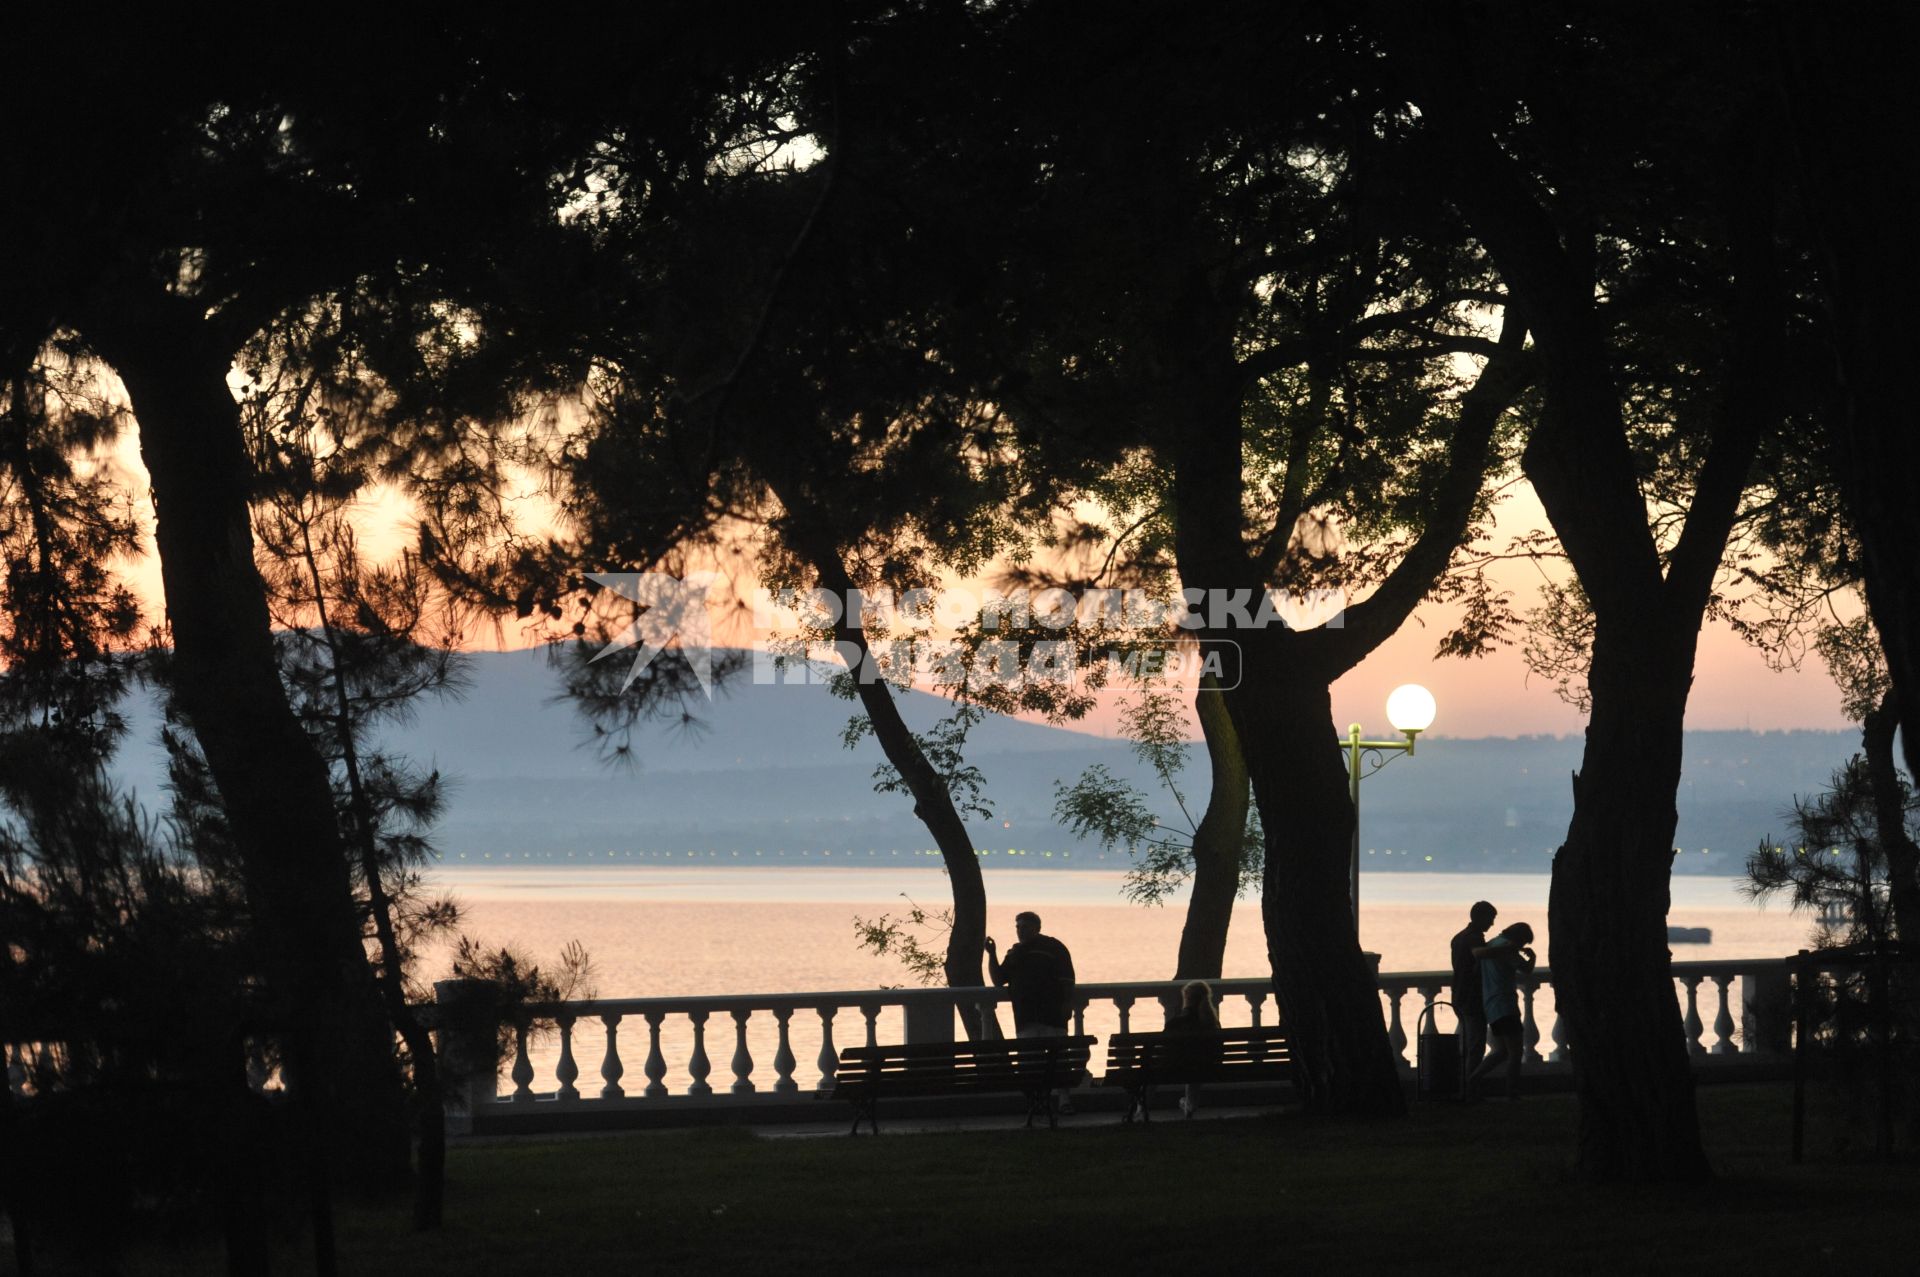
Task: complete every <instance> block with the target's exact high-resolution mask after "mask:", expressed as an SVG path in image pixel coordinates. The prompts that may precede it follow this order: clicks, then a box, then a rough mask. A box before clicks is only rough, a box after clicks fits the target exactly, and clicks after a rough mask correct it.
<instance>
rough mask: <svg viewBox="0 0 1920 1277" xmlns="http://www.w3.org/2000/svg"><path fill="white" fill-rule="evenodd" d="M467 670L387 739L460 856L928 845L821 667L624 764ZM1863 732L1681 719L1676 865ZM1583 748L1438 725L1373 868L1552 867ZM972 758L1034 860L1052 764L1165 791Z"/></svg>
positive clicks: (1754, 839) (1077, 765) (135, 748)
mask: <svg viewBox="0 0 1920 1277" xmlns="http://www.w3.org/2000/svg"><path fill="white" fill-rule="evenodd" d="M472 672H473V687H472V690H471V691H470V692H469V693H468V694H467V695H466V696H465V697H464V698H463V699H461V700H458V701H449V702H441V703H429V704H425V705H423V706H422V707H421V710H420V713H419V715H418V718H417V719H416V721H414V722H412V723H410V724H407V725H406V726H405V727H404V728H400V729H396V730H394V731H392V732H390V733H389V740H388V741H387V742H386V743H387V745H388V746H389V747H391V748H393V749H396V750H398V751H401V752H404V753H406V754H408V755H410V756H412V757H413V758H414V759H416V760H417V761H419V762H420V763H423V764H430V765H433V766H437V767H439V768H440V769H441V771H442V772H443V773H445V774H446V775H448V776H450V777H452V778H453V779H454V780H455V782H456V784H455V787H454V789H453V794H452V801H451V803H450V809H449V811H448V814H447V816H446V818H445V819H444V821H443V822H442V824H441V826H440V827H439V829H438V831H437V834H436V836H435V842H436V843H437V845H438V846H439V847H440V848H441V849H442V851H443V853H444V854H445V855H446V856H447V858H448V859H450V860H461V859H464V860H465V861H466V862H467V863H473V862H475V861H481V862H486V861H493V862H501V861H505V860H507V859H508V858H509V857H511V858H512V861H513V862H514V863H519V862H521V861H522V860H528V859H531V860H554V859H558V860H561V861H565V860H568V859H573V860H575V861H576V862H577V861H579V860H584V859H586V858H588V857H592V858H594V859H597V860H599V861H601V862H602V863H605V862H606V860H607V859H608V854H609V853H612V858H613V859H615V860H616V861H619V860H628V859H646V860H662V859H667V858H671V859H674V860H678V861H680V862H682V863H686V862H688V861H689V860H692V861H694V862H702V861H716V862H717V861H726V862H728V863H733V862H736V861H737V860H739V859H742V858H746V859H753V860H756V861H758V862H759V863H762V864H764V863H767V862H768V861H769V860H772V861H774V862H776V863H781V862H784V863H802V864H804V863H814V864H832V863H840V864H845V863H866V864H871V863H873V862H874V861H875V860H877V859H881V858H886V859H892V858H894V857H896V856H899V857H906V856H911V855H916V854H919V853H921V852H923V851H924V850H926V849H928V848H930V846H931V843H930V841H929V840H928V838H927V835H926V831H925V829H924V828H923V827H922V826H921V825H920V823H919V822H918V821H917V820H915V819H914V817H913V811H912V804H911V803H910V802H909V801H908V800H907V799H906V798H904V797H902V796H900V795H896V794H877V793H875V792H874V791H873V779H872V776H873V769H874V767H875V766H876V765H878V764H879V763H880V762H881V761H882V758H881V755H880V750H879V747H878V746H877V745H875V744H874V742H873V741H872V740H871V739H867V740H864V741H862V742H861V743H860V745H859V746H858V747H857V748H856V749H853V750H848V749H845V748H843V747H842V745H841V742H840V734H841V731H842V730H843V729H844V727H845V725H846V723H847V720H848V719H849V718H850V717H851V716H852V715H853V713H854V712H855V709H856V706H855V705H854V704H853V703H852V702H849V701H843V700H838V699H836V698H834V697H833V696H831V695H830V694H829V693H828V692H827V691H826V689H825V688H824V687H822V686H819V685H806V684H782V685H753V684H746V683H743V684H738V685H736V686H734V687H733V688H731V689H730V690H728V691H723V692H721V693H719V694H718V695H717V696H716V697H715V699H714V701H713V702H712V704H711V705H710V706H703V707H700V712H701V718H700V722H699V724H698V725H696V726H692V727H682V726H679V725H677V724H676V725H672V726H669V725H662V724H654V725H649V726H647V727H645V728H643V729H642V730H641V731H640V732H638V733H637V734H636V737H635V746H636V749H635V752H636V756H637V757H636V763H635V765H633V766H630V767H610V766H608V765H606V764H605V763H603V762H601V761H600V760H599V759H598V757H597V756H596V754H595V752H594V750H593V749H592V747H591V744H590V742H589V739H588V732H587V731H586V729H585V727H584V725H583V723H582V720H581V719H580V718H579V717H578V715H577V714H575V713H574V711H573V709H572V708H571V707H570V706H568V705H566V704H564V703H559V702H557V701H556V699H555V697H556V692H557V686H558V685H557V681H556V678H555V675H554V673H553V672H552V671H551V670H550V669H548V668H547V666H546V664H545V661H544V658H543V657H542V655H541V654H540V653H538V652H510V653H481V654H477V655H476V656H474V658H473V663H472ZM901 700H902V711H903V713H904V714H905V715H906V718H907V720H908V722H909V723H910V724H911V725H912V726H914V727H915V728H916V730H925V729H926V728H927V727H929V726H930V725H932V724H933V723H934V722H936V721H937V720H938V719H939V718H940V717H941V716H942V715H943V714H945V713H946V712H947V705H946V702H945V701H943V700H942V699H940V698H939V697H936V696H931V695H927V694H925V693H919V692H912V693H907V694H906V695H904V696H903V697H902V698H901ZM134 709H135V712H134V713H133V714H132V717H133V719H134V731H133V734H132V738H131V739H130V740H129V742H128V745H127V747H126V748H125V750H124V751H123V756H122V759H121V760H120V765H119V772H120V776H121V779H122V780H123V781H124V782H125V783H126V784H127V785H129V786H130V787H132V788H134V789H135V790H136V791H137V792H139V793H140V794H141V796H142V797H143V798H144V800H145V801H146V802H148V803H149V805H157V803H158V801H159V800H160V798H161V794H160V791H159V785H160V781H161V777H162V776H163V774H164V767H163V764H162V759H161V755H160V752H159V750H158V747H157V745H155V744H154V734H155V731H154V729H155V722H156V716H155V715H154V713H153V711H152V710H151V708H150V707H145V706H136V707H134ZM1856 746H1857V737H1855V736H1853V735H1851V734H1849V733H1844V732H1819V731H1796V732H1766V733H1755V732H1690V733H1688V736H1687V764H1686V773H1685V778H1684V780H1683V781H1682V783H1681V787H1680V793H1679V812H1680V826H1679V831H1678V834H1677V838H1676V841H1678V842H1679V844H1680V846H1681V848H1682V849H1683V854H1682V855H1680V856H1679V857H1678V859H1677V862H1676V865H1675V868H1676V870H1678V871H1679V872H1683V873H1720V874H1727V873H1734V872H1738V870H1739V868H1740V865H1741V863H1742V862H1743V861H1744V859H1745V857H1746V854H1747V853H1748V852H1749V851H1750V850H1752V848H1753V847H1754V845H1755V844H1756V843H1758V842H1759V841H1760V839H1761V838H1763V837H1768V836H1774V837H1780V836H1784V835H1785V833H1786V830H1787V821H1786V818H1785V814H1784V813H1785V812H1786V811H1787V810H1788V809H1789V808H1790V806H1791V803H1792V799H1793V797H1794V796H1795V795H1796V794H1798V795H1805V794H1810V793H1814V792H1817V791H1819V790H1820V789H1821V788H1823V787H1824V786H1825V784H1826V782H1827V779H1828V777H1829V775H1830V774H1831V772H1832V771H1833V770H1834V768H1836V767H1837V766H1839V765H1840V764H1841V763H1842V762H1844V761H1845V760H1846V758H1847V757H1848V756H1849V755H1850V754H1852V753H1853V752H1854V750H1855V748H1856ZM1580 751H1581V741H1580V739H1579V738H1577V737H1558V738H1556V737H1520V738H1503V737H1489V738H1484V739H1478V740H1453V739H1448V738H1446V737H1434V738H1431V739H1427V740H1423V741H1422V742H1421V745H1420V750H1419V753H1418V754H1417V755H1416V756H1415V757H1413V758H1410V759H1409V758H1404V757H1397V758H1395V759H1394V760H1393V761H1392V764H1391V765H1390V766H1389V767H1387V768H1386V769H1385V770H1383V771H1382V772H1381V773H1380V774H1378V775H1376V776H1373V777H1370V778H1369V779H1368V780H1367V781H1366V782H1365V784H1364V785H1363V787H1362V793H1361V848H1362V853H1361V854H1362V856H1363V858H1364V860H1365V863H1366V865H1367V867H1368V868H1369V869H1373V868H1379V869H1387V868H1396V869H1398V868H1405V869H1408V870H1417V869H1436V870H1438V869H1444V870H1452V871H1461V870H1474V869H1490V870H1491V869H1498V870H1534V869H1539V870H1543V869H1545V868H1546V867H1547V865H1548V860H1549V857H1550V854H1551V849H1552V848H1553V847H1554V846H1556V845H1557V844H1558V843H1559V841H1560V838H1561V837H1562V835H1563V834H1564V833H1565V830H1566V824H1567V819H1568V816H1569V815H1570V814H1571V810H1572V789H1571V784H1570V780H1569V777H1570V775H1571V773H1572V772H1573V770H1574V769H1575V768H1576V767H1577V766H1578V765H1579V761H1580ZM969 758H970V760H971V761H972V762H974V763H975V764H976V765H977V766H979V768H980V769H981V771H982V772H983V773H984V774H985V776H986V778H987V794H988V797H989V799H990V800H991V801H992V803H993V806H994V819H993V820H991V821H974V822H972V825H971V827H972V828H973V830H974V836H975V840H976V842H977V844H978V845H979V846H980V847H982V848H984V849H988V850H990V851H992V852H994V853H996V854H1000V855H1004V854H1006V853H1007V852H1008V851H1010V850H1014V851H1023V852H1025V853H1027V854H1026V855H1025V856H1024V857H1023V858H1021V859H1020V861H1019V862H1018V863H1022V864H1026V865H1034V866H1036V867H1037V866H1041V865H1054V866H1082V865H1088V864H1098V863H1100V858H1099V857H1098V856H1097V853H1096V851H1095V849H1094V848H1092V847H1090V846H1088V845H1084V844H1082V843H1080V842H1078V841H1077V840H1075V839H1074V838H1072V837H1071V836H1069V835H1068V834H1067V833H1066V832H1065V831H1064V830H1061V829H1060V828H1059V827H1058V826H1057V825H1056V824H1055V823H1054V821H1053V817H1052V808H1053V786H1054V783H1055V782H1056V781H1059V780H1068V781H1070V780H1072V779H1073V778H1075V777H1077V776H1078V775H1079V774H1080V773H1081V771H1083V770H1084V769H1085V768H1087V767H1089V766H1092V765H1094V764H1096V763H1098V764H1103V765H1105V766H1106V767H1108V768H1109V769H1110V770H1112V771H1113V772H1114V773H1115V774H1117V775H1121V776H1125V777H1127V778H1129V779H1131V780H1132V781H1133V782H1134V783H1135V784H1136V785H1139V786H1141V787H1142V788H1145V789H1149V790H1151V791H1152V792H1154V793H1156V794H1158V792H1159V791H1158V788H1157V786H1156V784H1155V782H1154V778H1153V777H1152V775H1151V774H1149V773H1148V772H1147V771H1146V769H1145V768H1143V767H1142V766H1141V765H1140V764H1139V763H1138V762H1137V761H1136V760H1135V759H1134V758H1133V755H1132V751H1131V749H1130V747H1129V746H1128V745H1127V744H1126V743H1125V742H1124V741H1115V740H1112V739H1107V738H1103V737H1100V736H1095V735H1092V734H1089V733H1085V732H1076V731H1066V730H1062V729H1058V728H1052V727H1046V726H1043V725H1038V724H1033V723H1024V722H1019V721H1015V720H1010V719H1002V718H995V719H990V720H989V721H987V722H984V723H982V724H981V725H980V726H979V727H978V728H977V729H976V730H975V732H974V735H973V738H972V743H971V748H970V750H969ZM1193 767H1194V769H1195V770H1194V772H1193V773H1192V774H1190V776H1189V777H1188V782H1189V783H1188V785H1187V787H1186V788H1187V791H1188V795H1189V801H1190V802H1204V800H1205V791H1206V776H1205V754H1204V752H1203V751H1201V750H1199V749H1198V748H1196V749H1195V751H1194V762H1193ZM1165 810H1166V813H1167V817H1168V819H1169V820H1170V821H1171V820H1173V819H1174V818H1175V817H1176V816H1177V812H1176V811H1175V810H1174V808H1173V807H1172V804H1171V803H1170V802H1169V803H1167V804H1166V807H1165ZM1195 815H1196V816H1197V815H1198V812H1197V810H1196V811H1195ZM689 853H691V855H689ZM735 853H739V854H738V855H736V854H735ZM756 853H757V854H756ZM1048 853H1053V854H1051V855H1049V854H1048ZM1428 857H1431V859H1430V860H1429V859H1428ZM1120 859H1121V858H1119V857H1115V858H1111V859H1108V860H1107V861H1106V863H1107V864H1108V865H1109V866H1111V865H1113V864H1116V863H1119V861H1120Z"/></svg>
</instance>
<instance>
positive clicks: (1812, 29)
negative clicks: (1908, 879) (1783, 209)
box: [1777, 5, 1920, 776]
mask: <svg viewBox="0 0 1920 1277" xmlns="http://www.w3.org/2000/svg"><path fill="white" fill-rule="evenodd" d="M1780 20H1781V45H1780V53H1781V57H1780V59H1779V62H1778V64H1777V65H1778V66H1780V67H1781V68H1782V69H1783V72H1784V75H1783V94H1782V96H1783V97H1784V98H1785V100H1786V103H1787V109H1788V114H1789V116H1790V119H1791V124H1792V127H1791V128H1790V129H1789V130H1787V136H1788V138H1789V140H1790V141H1792V142H1793V143H1794V144H1795V146H1796V149H1797V151H1798V159H1799V163H1800V166H1801V183H1800V188H1801V194H1802V196H1803V202H1804V207H1805V209H1806V211H1807V222H1808V226H1809V229H1810V230H1811V232H1812V236H1813V242H1814V246H1815V248H1816V250H1817V253H1818V257H1819V260H1820V264H1821V266H1822V267H1823V269H1822V271H1821V275H1820V286H1821V289H1822V292H1823V293H1824V295H1825V301H1826V303H1827V304H1826V311H1827V313H1828V315H1829V316H1830V318H1831V325H1832V327H1831V335H1832V341H1833V357H1834V364H1835V366H1836V370H1837V372H1838V381H1839V386H1838V389H1839V400H1840V404H1839V409H1838V411H1836V412H1834V413H1832V414H1831V415H1830V418H1829V421H1828V426H1827V433H1828V435H1829V437H1830V438H1831V439H1832V441H1833V460H1834V466H1835V469H1836V471H1837V472H1838V477H1839V480H1840V488H1841V492H1842V494H1843V495H1844V497H1845V499H1846V504H1847V513H1848V519H1849V522H1850V523H1851V525H1852V528H1853V531H1854V535H1855V536H1857V537H1858V538H1859V541H1860V559H1861V576H1862V578H1863V583H1864V585H1865V592H1866V596H1867V609H1868V611H1869V612H1870V613H1871V615H1872V617H1873V624H1874V628H1875V629H1876V630H1878V631H1879V632H1880V643H1881V646H1882V648H1883V649H1884V651H1885V652H1886V657H1887V669H1888V672H1889V673H1890V674H1891V675H1892V678H1893V690H1894V696H1895V704H1896V705H1897V706H1898V710H1897V713H1898V716H1899V720H1900V726H1901V729H1902V730H1901V743H1902V749H1903V751H1904V753H1905V755H1906V763H1907V771H1908V774H1910V775H1913V776H1920V502H1916V500H1915V499H1914V480H1915V476H1916V475H1920V428H1916V423H1915V414H1914V411H1913V388H1912V377H1911V375H1910V374H1909V372H1908V365H1909V354H1910V351H1909V347H1910V345H1911V341H1910V339H1909V338H1908V336H1907V332H1908V327H1909V324H1910V323H1911V320H1910V318H1909V314H1910V312H1911V310H1912V306H1913V298H1914V296H1915V292H1916V290H1920V263H1917V262H1916V260H1915V255H1914V252H1913V227H1912V221H1913V217H1912V210H1913V208H1914V206H1915V204H1916V202H1920V114H1917V113H1916V109H1915V90H1914V87H1913V83H1912V76H1911V74H1910V67H1911V64H1912V61H1913V59H1914V56H1915V53H1916V51H1920V15H1916V14H1915V13H1914V12H1913V11H1912V10H1911V9H1909V8H1907V7H1905V6H1891V5H1890V6H1885V7H1882V8H1878V9H1872V10H1863V11H1861V12H1859V13H1855V12H1853V11H1851V10H1848V9H1844V8H1841V9H1833V10H1828V9H1827V8H1825V7H1823V6H1819V5H1804V6H1781V10H1780ZM1867 121H1871V122H1872V127H1870V128H1869V127H1865V122H1867Z"/></svg>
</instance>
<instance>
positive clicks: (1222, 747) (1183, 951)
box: [1173, 675, 1252, 980]
mask: <svg viewBox="0 0 1920 1277" xmlns="http://www.w3.org/2000/svg"><path fill="white" fill-rule="evenodd" d="M1193 708H1194V715H1195V717H1196V718H1198V719H1199V722H1200V734H1201V735H1202V736H1203V737H1204V738H1205V739H1206V742H1207V762H1208V764H1209V765H1210V766H1211V767H1212V769H1213V784H1212V792H1211V793H1210V794H1209V796H1208V798H1207V810H1206V812H1205V813H1204V814H1203V815H1202V816H1201V817H1200V825H1199V827H1198V828H1197V829H1195V830H1194V831H1193V893H1192V894H1191V895H1190V896H1189V897H1188V898H1187V921H1186V925H1185V926H1184V927H1182V928H1181V931H1180V956H1179V959H1178V962H1177V963H1176V965H1175V968H1174V973H1173V978H1174V979H1176V980H1218V979H1219V978H1220V977H1221V975H1223V974H1224V970H1223V968H1224V967H1225V964H1226V955H1227V931H1228V929H1229V928H1230V927H1231V926H1232V924H1233V903H1234V901H1235V900H1236V899H1238V898H1239V895H1240V856H1241V847H1242V845H1243V844H1244V842H1245V840H1246V833H1247V808H1248V806H1249V804H1250V803H1251V801H1252V793H1251V790H1250V789H1249V782H1248V779H1247V763H1246V759H1245V758H1243V757H1242V756H1241V753H1240V736H1239V734H1238V733H1237V732H1235V731H1234V729H1233V715H1232V713H1231V712H1230V711H1229V710H1228V709H1227V702H1226V696H1225V694H1224V693H1223V692H1221V690H1220V687H1219V684H1218V682H1217V681H1216V680H1215V679H1214V678H1213V676H1212V675H1208V676H1207V677H1206V681H1205V683H1204V685H1203V686H1202V687H1201V688H1200V690H1199V691H1198V692H1197V693H1196V694H1195V695H1194V699H1193Z"/></svg>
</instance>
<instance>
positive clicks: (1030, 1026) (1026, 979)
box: [987, 911, 1074, 1113]
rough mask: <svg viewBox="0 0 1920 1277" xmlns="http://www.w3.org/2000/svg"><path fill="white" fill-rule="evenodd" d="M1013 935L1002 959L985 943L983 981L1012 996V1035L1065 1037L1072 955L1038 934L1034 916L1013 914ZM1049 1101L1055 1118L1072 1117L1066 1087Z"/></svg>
mask: <svg viewBox="0 0 1920 1277" xmlns="http://www.w3.org/2000/svg"><path fill="white" fill-rule="evenodd" d="M1013 930H1014V936H1015V940H1014V945H1013V947H1012V948H1011V949H1008V950H1007V956H1006V957H1005V958H1004V959H1002V958H1001V957H1000V947H999V945H998V944H996V943H995V942H994V939H993V937H992V936H988V937H987V975H988V977H989V978H991V979H992V980H993V982H994V984H995V985H1004V986H1005V987H1006V988H1008V989H1009V990H1011V991H1012V993H1013V1035H1014V1036H1015V1037H1017V1038H1063V1037H1066V1036H1067V1024H1068V1022H1069V1021H1071V1020H1072V1018H1073V983H1074V976H1073V955H1072V954H1071V953H1069V952H1068V951H1067V946H1066V945H1064V944H1061V943H1060V942H1059V941H1058V940H1056V939H1054V938H1053V937H1052V936H1049V935H1045V934H1043V933H1042V932H1041V930H1040V915H1039V914H1037V913H1033V912H1031V911H1029V912H1026V913H1017V914H1015V915H1014V916H1013ZM1054 1097H1055V1099H1054V1102H1055V1105H1056V1108H1057V1110H1058V1111H1059V1112H1061V1113H1071V1112H1073V1100H1072V1099H1071V1097H1069V1096H1068V1094H1067V1088H1066V1087H1061V1088H1059V1089H1058V1090H1057V1091H1055V1092H1054Z"/></svg>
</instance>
